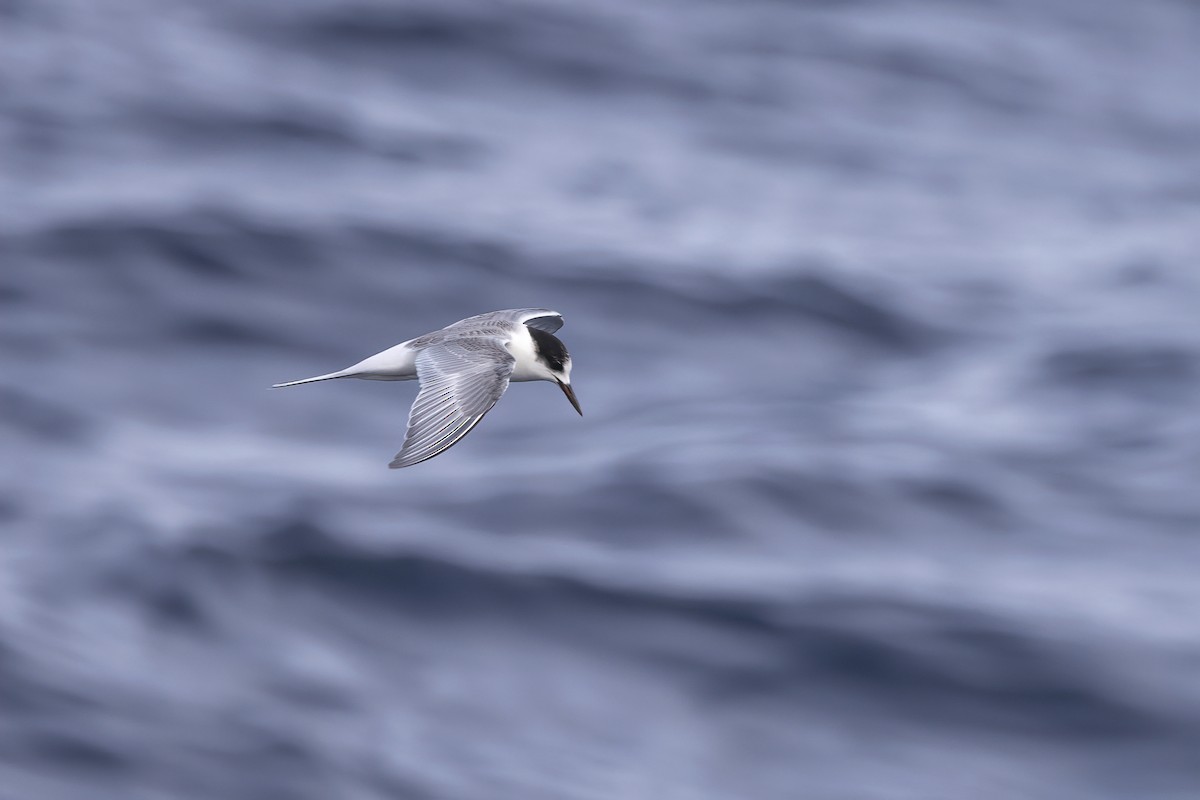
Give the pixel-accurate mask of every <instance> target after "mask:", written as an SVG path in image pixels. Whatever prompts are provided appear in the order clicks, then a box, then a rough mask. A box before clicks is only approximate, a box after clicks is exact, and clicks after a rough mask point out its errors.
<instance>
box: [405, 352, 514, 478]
mask: <svg viewBox="0 0 1200 800" xmlns="http://www.w3.org/2000/svg"><path fill="white" fill-rule="evenodd" d="M513 363H514V359H513V357H512V355H511V354H510V353H509V352H508V349H507V348H505V347H504V345H503V344H501V343H500V342H499V341H497V340H496V339H492V338H456V339H450V340H447V341H444V342H441V343H438V344H434V345H431V346H429V347H426V348H425V349H423V350H422V351H421V352H420V353H418V354H417V378H418V379H419V380H420V381H421V391H420V392H418V393H417V399H416V400H415V401H414V402H413V407H412V411H411V412H409V415H408V433H407V434H406V435H405V437H404V446H403V447H401V448H400V452H399V453H397V454H396V457H395V458H394V459H392V463H391V464H389V465H388V466H390V467H391V468H392V469H399V468H400V467H411V466H412V465H413V464H417V463H419V462H421V461H425V460H426V459H430V458H433V457H434V456H436V455H437V454H438V453H440V452H442V451H443V450H445V449H446V448H448V447H450V446H451V445H453V444H455V443H456V442H458V440H459V439H461V438H463V437H464V436H466V435H467V434H468V433H470V432H471V429H472V428H474V427H475V426H476V425H477V424H478V423H479V420H481V419H483V415H484V414H486V413H487V412H489V411H491V410H492V406H494V405H496V401H497V400H499V399H500V395H502V394H504V390H505V389H507V388H508V378H509V376H510V375H512V371H513Z"/></svg>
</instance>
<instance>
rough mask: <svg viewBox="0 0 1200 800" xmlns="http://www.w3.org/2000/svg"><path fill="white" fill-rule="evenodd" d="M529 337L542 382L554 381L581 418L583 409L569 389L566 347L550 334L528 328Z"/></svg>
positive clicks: (568, 360) (568, 356) (573, 392)
mask: <svg viewBox="0 0 1200 800" xmlns="http://www.w3.org/2000/svg"><path fill="white" fill-rule="evenodd" d="M529 335H530V336H532V337H533V347H534V350H535V351H536V352H537V363H538V366H539V367H541V368H542V370H543V371H544V373H545V374H544V375H543V377H542V380H544V381H554V382H555V383H557V384H558V388H560V389H562V390H563V394H565V395H566V396H567V399H568V400H570V401H571V405H572V406H574V408H575V410H576V411H578V412H579V415H580V416H583V409H581V408H580V407H579V401H578V400H577V399H576V398H575V390H574V389H572V388H571V354H570V353H568V352H567V348H566V345H564V344H563V343H562V342H561V341H559V339H558V337H556V336H555V335H554V334H552V333H546V332H545V331H542V330H538V329H537V328H530V329H529Z"/></svg>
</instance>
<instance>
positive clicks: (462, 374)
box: [271, 308, 583, 469]
mask: <svg viewBox="0 0 1200 800" xmlns="http://www.w3.org/2000/svg"><path fill="white" fill-rule="evenodd" d="M562 324H563V319H562V314H559V313H558V312H557V311H551V310H550V309H548V308H512V309H507V310H505V311H490V312H488V313H486V314H478V315H476V316H474V317H467V318H466V319H464V320H459V321H458V322H455V323H454V324H453V325H447V326H446V327H444V328H442V329H441V330H438V331H433V332H432V333H427V334H425V335H424V336H418V337H417V338H415V339H409V340H408V341H407V342H401V343H400V344H398V345H396V346H395V347H389V348H388V349H387V350H384V351H383V352H382V353H376V354H375V355H373V356H371V357H370V358H365V359H363V360H362V361H360V362H358V363H357V364H355V365H354V366H352V367H347V368H346V369H343V370H340V371H338V372H331V373H329V374H328V375H318V376H316V377H315V378H305V379H304V380H300V381H290V382H288V383H277V384H275V385H274V386H273V387H271V388H273V389H280V388H282V387H284V386H296V385H299V384H301V383H312V382H314V381H327V380H331V379H333V378H363V379H365V380H369V381H411V380H413V379H414V378H415V379H416V380H419V381H420V382H421V390H420V391H419V392H418V393H417V399H416V400H415V401H413V405H412V410H411V411H410V412H409V414H408V432H407V433H406V434H405V436H404V445H403V446H402V447H401V448H400V452H399V453H397V454H396V457H395V458H394V459H392V463H390V464H389V465H388V466H389V467H391V468H392V469H399V468H400V467H411V466H412V465H413V464H419V463H420V462H422V461H425V460H427V459H430V458H433V457H434V456H436V455H437V454H438V453H440V452H442V451H443V450H446V449H447V448H449V447H450V446H451V445H454V444H456V443H457V442H458V441H459V440H460V439H462V438H463V437H464V436H466V435H467V434H468V433H470V432H471V429H472V428H474V427H475V426H476V425H477V424H479V420H481V419H483V415H484V414H486V413H487V412H489V411H491V410H492V406H494V405H496V401H497V400H499V399H500V395H502V394H504V390H505V389H507V388H508V384H509V382H510V381H554V382H555V383H557V384H558V388H560V389H562V390H563V394H565V395H566V396H567V399H568V400H570V401H571V405H572V406H574V408H575V410H576V411H578V412H579V414H580V416H582V415H583V410H582V409H581V408H580V407H579V401H578V400H577V399H575V390H574V389H572V388H571V356H570V355H569V354H568V353H567V348H566V347H565V346H564V345H563V343H562V342H560V341H559V340H558V338H557V337H556V336H554V332H555V331H557V330H558V329H559V328H561V327H562Z"/></svg>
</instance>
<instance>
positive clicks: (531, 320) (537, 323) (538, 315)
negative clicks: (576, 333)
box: [517, 308, 563, 333]
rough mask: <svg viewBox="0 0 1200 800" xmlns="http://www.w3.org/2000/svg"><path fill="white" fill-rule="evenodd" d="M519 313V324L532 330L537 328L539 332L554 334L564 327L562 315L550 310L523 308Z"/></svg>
mask: <svg viewBox="0 0 1200 800" xmlns="http://www.w3.org/2000/svg"><path fill="white" fill-rule="evenodd" d="M518 311H519V315H518V316H517V321H518V322H522V323H524V324H526V325H528V326H529V327H531V328H537V329H538V330H539V331H545V332H546V333H554V332H555V331H556V330H558V329H559V328H561V327H562V326H563V318H562V314H560V313H558V312H557V311H551V310H550V309H548V308H522V309H518Z"/></svg>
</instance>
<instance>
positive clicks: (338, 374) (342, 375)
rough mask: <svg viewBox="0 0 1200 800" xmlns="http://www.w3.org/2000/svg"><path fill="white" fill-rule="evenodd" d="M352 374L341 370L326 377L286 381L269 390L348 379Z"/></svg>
mask: <svg viewBox="0 0 1200 800" xmlns="http://www.w3.org/2000/svg"><path fill="white" fill-rule="evenodd" d="M353 374H354V373H353V372H350V371H349V370H344V369H343V370H338V371H337V372H331V373H329V374H328V375H318V376H317V377H315V378H305V379H304V380H299V381H288V382H287V383H276V384H274V385H272V386H271V388H272V389H282V388H283V387H285V386H299V385H300V384H302V383H314V382H316V381H328V380H332V379H333V378H349V377H350V376H351V375H353Z"/></svg>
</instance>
